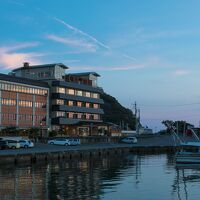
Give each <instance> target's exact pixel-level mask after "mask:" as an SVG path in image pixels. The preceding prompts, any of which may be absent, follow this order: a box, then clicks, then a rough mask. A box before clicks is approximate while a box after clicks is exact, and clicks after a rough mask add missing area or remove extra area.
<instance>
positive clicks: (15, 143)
mask: <svg viewBox="0 0 200 200" xmlns="http://www.w3.org/2000/svg"><path fill="white" fill-rule="evenodd" d="M4 141H6V142H7V144H8V147H9V148H10V149H19V148H20V143H19V142H18V141H15V140H4Z"/></svg>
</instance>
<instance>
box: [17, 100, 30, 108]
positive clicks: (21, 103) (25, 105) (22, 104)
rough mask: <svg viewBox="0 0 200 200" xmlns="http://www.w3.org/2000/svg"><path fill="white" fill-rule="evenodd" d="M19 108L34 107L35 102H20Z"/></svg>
mask: <svg viewBox="0 0 200 200" xmlns="http://www.w3.org/2000/svg"><path fill="white" fill-rule="evenodd" d="M19 106H20V107H33V102H32V101H23V100H20V101H19Z"/></svg>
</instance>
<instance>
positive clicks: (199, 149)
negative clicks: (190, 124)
mask: <svg viewBox="0 0 200 200" xmlns="http://www.w3.org/2000/svg"><path fill="white" fill-rule="evenodd" d="M164 124H165V125H166V126H167V127H168V128H169V130H171V132H172V133H173V134H172V136H173V139H174V144H176V145H175V146H180V151H179V152H177V153H176V156H175V160H176V163H177V164H200V138H199V136H198V135H197V134H196V133H195V131H194V130H193V129H190V130H191V132H192V134H193V136H194V137H195V139H196V141H193V142H184V141H183V138H180V137H179V135H178V133H176V126H175V125H174V123H173V122H170V121H165V122H164Z"/></svg>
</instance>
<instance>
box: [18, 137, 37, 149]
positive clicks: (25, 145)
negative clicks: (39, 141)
mask: <svg viewBox="0 0 200 200" xmlns="http://www.w3.org/2000/svg"><path fill="white" fill-rule="evenodd" d="M19 143H20V147H21V148H29V147H34V143H33V142H32V141H30V140H25V139H22V140H19Z"/></svg>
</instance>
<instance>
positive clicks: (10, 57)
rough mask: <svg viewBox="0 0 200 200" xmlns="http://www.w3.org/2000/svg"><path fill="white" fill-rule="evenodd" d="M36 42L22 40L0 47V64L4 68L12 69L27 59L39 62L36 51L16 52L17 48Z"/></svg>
mask: <svg viewBox="0 0 200 200" xmlns="http://www.w3.org/2000/svg"><path fill="white" fill-rule="evenodd" d="M38 44H39V43H37V42H24V43H18V44H15V45H12V46H6V47H0V65H2V68H4V69H13V68H16V67H19V66H21V65H22V63H23V62H25V61H28V62H31V63H32V64H39V63H41V62H40V60H39V59H38V58H37V57H39V56H41V55H40V54H36V53H18V52H15V51H17V50H22V49H25V48H30V47H34V46H37V45H38Z"/></svg>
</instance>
